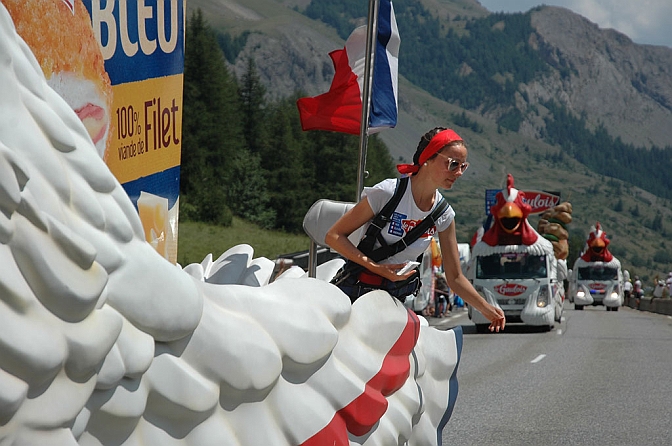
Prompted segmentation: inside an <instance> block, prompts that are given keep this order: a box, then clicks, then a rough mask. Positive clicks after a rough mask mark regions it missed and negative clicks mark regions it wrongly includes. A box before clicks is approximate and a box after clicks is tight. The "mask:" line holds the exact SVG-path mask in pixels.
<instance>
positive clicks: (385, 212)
mask: <svg viewBox="0 0 672 446" xmlns="http://www.w3.org/2000/svg"><path fill="white" fill-rule="evenodd" d="M408 181H409V177H402V178H400V179H398V180H397V185H396V186H395V188H394V194H393V195H392V198H390V199H389V200H388V201H387V203H385V206H383V208H382V209H381V210H380V212H378V214H377V215H376V216H375V217H374V218H373V220H371V224H370V225H369V227H368V228H367V229H366V234H365V235H364V237H362V240H361V241H360V242H359V244H358V245H357V248H358V249H359V250H360V251H361V252H363V253H364V254H366V255H369V253H370V252H372V251H373V247H374V245H375V243H376V240H378V241H379V242H380V243H381V245H382V246H386V245H387V243H386V242H385V241H384V240H381V239H382V236H380V231H382V229H383V228H384V227H385V225H386V224H387V223H389V221H390V219H391V217H392V213H393V212H394V210H395V209H396V208H397V206H398V205H399V202H400V201H401V197H403V196H404V192H406V187H408ZM379 236H380V237H379Z"/></svg>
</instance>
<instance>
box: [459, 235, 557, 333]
mask: <svg viewBox="0 0 672 446" xmlns="http://www.w3.org/2000/svg"><path fill="white" fill-rule="evenodd" d="M472 262H473V263H472V265H471V267H470V268H469V275H470V276H471V277H469V278H470V279H471V280H472V282H473V284H474V287H475V288H476V290H477V291H478V292H479V293H480V294H481V295H482V296H483V297H484V298H485V299H486V300H487V301H488V302H489V303H490V304H492V305H494V306H496V307H499V308H501V309H502V311H504V315H505V316H506V321H507V323H508V322H522V323H523V324H525V325H532V326H544V327H547V328H548V329H549V330H550V329H551V328H553V326H554V323H555V321H558V322H559V321H560V319H561V318H562V310H563V300H564V286H563V284H562V281H563V280H564V279H565V277H564V276H563V277H558V272H561V273H562V271H563V268H560V270H559V269H558V260H557V259H556V258H555V256H554V255H553V245H552V244H551V242H549V241H548V240H546V239H544V238H542V237H539V238H538V239H537V242H536V243H535V244H533V245H505V246H494V247H492V246H488V245H487V244H485V243H482V242H479V243H478V244H476V245H475V246H474V249H473V251H472ZM468 314H469V318H470V319H471V320H472V322H473V323H474V324H475V325H476V329H477V330H478V331H479V332H485V331H486V330H487V328H488V326H489V325H490V322H489V321H488V320H487V319H486V318H485V317H484V316H483V315H482V314H481V313H480V312H478V311H477V310H474V309H473V308H472V307H471V306H469V313H468Z"/></svg>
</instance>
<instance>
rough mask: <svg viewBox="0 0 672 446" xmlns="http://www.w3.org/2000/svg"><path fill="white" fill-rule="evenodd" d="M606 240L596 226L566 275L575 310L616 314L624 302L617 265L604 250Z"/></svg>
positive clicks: (614, 258) (606, 247) (611, 256)
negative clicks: (592, 309) (591, 307)
mask: <svg viewBox="0 0 672 446" xmlns="http://www.w3.org/2000/svg"><path fill="white" fill-rule="evenodd" d="M608 246H609V239H608V238H607V236H606V234H605V233H604V231H602V228H601V227H600V223H599V222H598V223H597V224H596V225H595V227H594V228H593V229H592V231H591V232H590V234H589V235H588V239H587V240H586V247H585V249H584V251H583V253H582V254H581V256H579V258H577V259H576V261H575V262H574V267H573V268H572V271H571V274H570V275H569V289H568V291H569V296H570V301H573V302H574V309H575V310H583V307H585V306H586V305H595V306H597V305H603V306H604V307H605V308H606V309H607V311H618V308H619V307H621V306H622V305H623V303H624V301H625V299H624V296H623V293H624V287H623V285H624V278H623V270H622V269H621V262H620V260H618V259H617V258H616V257H614V255H613V254H611V252H609V249H608Z"/></svg>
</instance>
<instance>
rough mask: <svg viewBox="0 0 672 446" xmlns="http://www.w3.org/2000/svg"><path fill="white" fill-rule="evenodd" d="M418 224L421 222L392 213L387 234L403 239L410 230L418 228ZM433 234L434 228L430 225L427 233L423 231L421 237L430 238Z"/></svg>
mask: <svg viewBox="0 0 672 446" xmlns="http://www.w3.org/2000/svg"><path fill="white" fill-rule="evenodd" d="M420 222H422V220H413V219H410V218H407V215H404V214H399V213H397V212H394V213H393V214H392V220H391V221H390V227H389V229H388V231H387V232H388V233H389V234H391V235H394V236H397V237H403V236H404V235H406V234H408V232H409V231H410V230H411V229H413V228H415V227H416V226H418V225H419V224H420ZM435 233H436V226H435V225H432V226H431V227H430V228H429V229H427V231H425V233H424V234H423V235H422V237H431V236H433V235H434V234H435Z"/></svg>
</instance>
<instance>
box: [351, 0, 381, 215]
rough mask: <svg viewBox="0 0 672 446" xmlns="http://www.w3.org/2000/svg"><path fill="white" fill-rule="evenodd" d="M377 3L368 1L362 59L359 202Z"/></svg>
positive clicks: (376, 23)
mask: <svg viewBox="0 0 672 446" xmlns="http://www.w3.org/2000/svg"><path fill="white" fill-rule="evenodd" d="M378 1H379V0H369V15H368V18H367V27H366V56H365V59H364V85H363V88H364V91H363V92H362V120H361V124H360V127H359V166H358V170H357V196H356V197H355V202H359V200H360V199H361V196H362V191H363V190H364V173H365V169H366V148H367V142H368V133H369V115H370V112H371V80H372V77H373V63H374V59H375V57H374V56H375V53H374V52H373V45H374V38H375V36H376V35H377V33H378Z"/></svg>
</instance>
